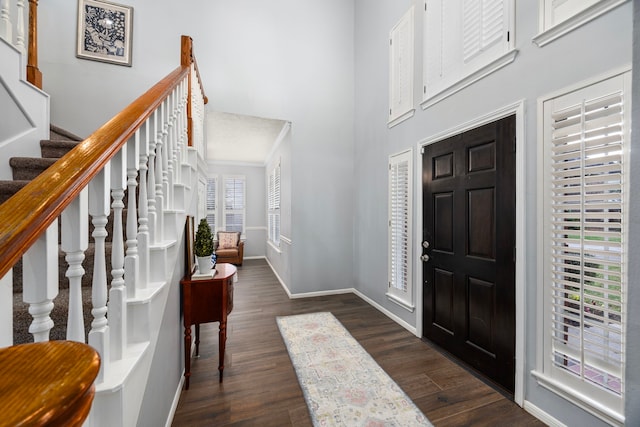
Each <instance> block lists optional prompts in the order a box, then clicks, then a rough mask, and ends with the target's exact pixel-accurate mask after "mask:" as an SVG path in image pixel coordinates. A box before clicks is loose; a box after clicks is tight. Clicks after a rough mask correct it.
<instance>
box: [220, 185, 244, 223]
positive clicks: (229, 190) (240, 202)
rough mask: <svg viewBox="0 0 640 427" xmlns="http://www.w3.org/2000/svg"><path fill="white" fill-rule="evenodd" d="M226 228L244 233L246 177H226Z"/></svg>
mask: <svg viewBox="0 0 640 427" xmlns="http://www.w3.org/2000/svg"><path fill="white" fill-rule="evenodd" d="M224 200H225V207H224V209H225V213H224V218H225V230H226V231H239V232H240V233H242V234H244V209H245V179H244V177H226V178H225V197H224Z"/></svg>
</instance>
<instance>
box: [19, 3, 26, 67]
mask: <svg viewBox="0 0 640 427" xmlns="http://www.w3.org/2000/svg"><path fill="white" fill-rule="evenodd" d="M24 17H25V14H24V0H18V1H17V22H16V47H17V48H18V50H19V51H20V52H22V53H23V54H26V53H27V47H26V44H25V30H24V28H25V25H24Z"/></svg>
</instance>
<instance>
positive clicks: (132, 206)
mask: <svg viewBox="0 0 640 427" xmlns="http://www.w3.org/2000/svg"><path fill="white" fill-rule="evenodd" d="M139 139H140V132H139V131H136V133H135V135H134V137H133V138H130V139H129V141H127V145H126V150H127V178H128V179H127V200H128V202H129V205H128V206H127V255H126V256H125V258H124V271H125V273H124V280H125V282H126V283H127V295H128V296H129V297H130V298H133V297H135V295H136V289H137V287H138V285H139V283H140V281H139V270H138V268H139V264H138V240H137V238H138V218H137V208H136V187H137V185H138V182H137V181H136V178H137V177H138V158H139V157H140V154H139V149H138V147H139Z"/></svg>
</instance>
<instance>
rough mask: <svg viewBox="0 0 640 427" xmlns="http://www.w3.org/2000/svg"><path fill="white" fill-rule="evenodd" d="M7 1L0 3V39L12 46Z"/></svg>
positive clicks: (9, 11) (9, 13)
mask: <svg viewBox="0 0 640 427" xmlns="http://www.w3.org/2000/svg"><path fill="white" fill-rule="evenodd" d="M11 30H12V28H11V9H10V8H9V0H2V1H0V37H2V38H3V39H5V40H6V41H8V42H9V43H10V44H13V40H12V39H11V37H12V31H11Z"/></svg>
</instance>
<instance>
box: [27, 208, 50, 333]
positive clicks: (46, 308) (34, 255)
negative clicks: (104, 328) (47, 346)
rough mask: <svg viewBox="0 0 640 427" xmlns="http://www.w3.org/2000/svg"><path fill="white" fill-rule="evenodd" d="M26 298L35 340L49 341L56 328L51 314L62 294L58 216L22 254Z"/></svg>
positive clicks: (31, 330)
mask: <svg viewBox="0 0 640 427" xmlns="http://www.w3.org/2000/svg"><path fill="white" fill-rule="evenodd" d="M22 268H23V271H22V278H23V284H22V286H23V294H22V297H23V301H24V302H26V303H27V304H29V314H31V316H32V317H33V321H32V322H31V325H30V326H29V332H30V333H31V334H32V335H33V341H34V342H42V341H49V331H51V328H53V320H51V317H50V314H51V310H53V299H54V298H55V297H56V296H57V295H58V220H57V219H56V220H54V221H53V222H52V223H51V225H50V226H49V227H48V228H47V230H46V231H45V232H44V233H42V235H41V236H40V237H39V238H38V240H37V241H36V243H34V244H33V245H32V246H31V247H30V248H29V249H28V250H27V252H26V253H25V254H24V255H23V256H22Z"/></svg>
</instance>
